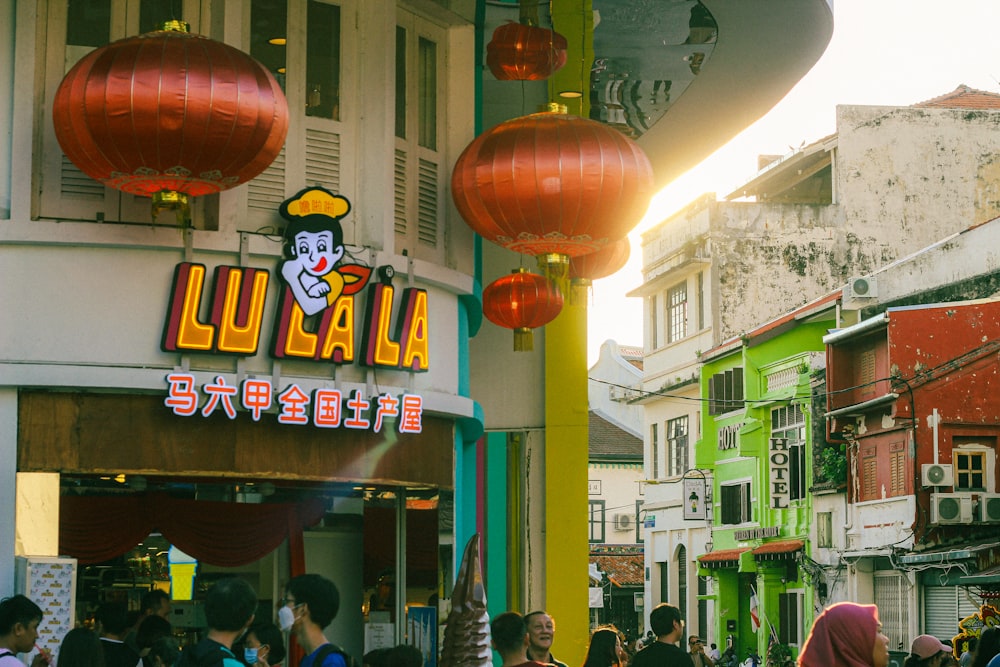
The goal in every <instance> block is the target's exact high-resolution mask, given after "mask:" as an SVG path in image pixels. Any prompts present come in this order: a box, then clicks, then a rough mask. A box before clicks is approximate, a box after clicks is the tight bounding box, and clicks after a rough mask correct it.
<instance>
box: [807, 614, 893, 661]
mask: <svg viewBox="0 0 1000 667" xmlns="http://www.w3.org/2000/svg"><path fill="white" fill-rule="evenodd" d="M888 664H889V638H888V637H886V636H885V635H884V634H882V624H881V623H880V622H879V620H878V607H876V606H875V605H873V604H856V603H854V602H838V603H837V604H834V605H831V606H829V607H827V608H826V609H824V610H823V611H822V613H820V615H819V616H817V617H816V620H815V621H813V626H812V630H811V631H810V633H809V637H808V638H807V639H806V642H805V644H804V645H803V646H802V651H801V652H800V653H799V665H800V667H887V666H888Z"/></svg>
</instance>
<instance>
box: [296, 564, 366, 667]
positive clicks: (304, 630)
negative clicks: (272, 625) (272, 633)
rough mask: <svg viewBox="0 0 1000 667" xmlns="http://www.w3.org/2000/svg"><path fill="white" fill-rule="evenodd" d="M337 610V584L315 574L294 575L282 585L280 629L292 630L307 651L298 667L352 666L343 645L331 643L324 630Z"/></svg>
mask: <svg viewBox="0 0 1000 667" xmlns="http://www.w3.org/2000/svg"><path fill="white" fill-rule="evenodd" d="M339 610H340V591H338V590H337V586H336V584H334V583H333V582H332V581H330V580H329V579H326V578H324V577H321V576H320V575H318V574H303V575H300V576H298V577H293V578H292V579H291V580H289V582H288V583H287V584H286V585H285V597H284V599H283V600H282V603H281V607H280V608H279V609H278V622H279V624H280V625H281V629H282V630H283V631H288V630H291V631H292V632H294V633H295V638H296V639H297V640H298V642H299V645H300V646H301V647H302V649H303V650H304V651H305V652H306V656H305V657H304V658H302V661H301V662H300V663H299V667H355V662H354V660H353V659H352V658H351V656H349V655H348V654H347V653H346V652H345V651H344V650H343V649H342V648H340V647H339V646H337V645H336V644H332V643H330V640H329V639H327V638H326V635H324V634H323V629H324V628H326V626H328V625H330V623H332V622H333V619H334V618H336V616H337V612H338V611H339Z"/></svg>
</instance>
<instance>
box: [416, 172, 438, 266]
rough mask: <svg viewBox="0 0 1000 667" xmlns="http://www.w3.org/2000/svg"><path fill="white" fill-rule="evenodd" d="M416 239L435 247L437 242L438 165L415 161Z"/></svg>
mask: <svg viewBox="0 0 1000 667" xmlns="http://www.w3.org/2000/svg"><path fill="white" fill-rule="evenodd" d="M417 167H418V170H417V240H418V241H420V242H421V243H424V244H426V245H429V246H432V247H436V246H437V242H438V165H437V163H435V162H431V161H430V160H424V159H421V160H420V161H419V162H418V163H417Z"/></svg>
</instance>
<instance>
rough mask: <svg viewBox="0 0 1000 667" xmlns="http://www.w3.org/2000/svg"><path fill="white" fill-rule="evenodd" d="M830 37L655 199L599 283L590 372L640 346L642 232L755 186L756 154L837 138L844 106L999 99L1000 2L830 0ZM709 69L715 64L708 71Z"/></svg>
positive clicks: (592, 311)
mask: <svg viewBox="0 0 1000 667" xmlns="http://www.w3.org/2000/svg"><path fill="white" fill-rule="evenodd" d="M832 2H833V14H834V29H833V37H832V39H831V40H830V44H829V46H828V47H827V49H826V51H825V52H824V54H823V56H822V57H821V58H820V60H819V61H818V62H817V63H816V65H815V66H813V68H812V70H810V71H809V72H808V73H807V74H806V75H805V76H804V77H803V78H802V79H801V80H800V81H799V83H798V84H797V85H796V86H795V87H794V88H793V89H792V90H791V91H789V93H788V95H786V96H785V98H784V99H783V100H781V102H779V103H778V104H777V105H776V106H775V107H774V108H773V109H772V110H771V111H770V112H768V113H767V114H766V115H765V116H764V117H763V118H761V119H760V120H759V121H757V122H756V123H755V124H754V125H752V126H750V127H749V128H747V129H746V130H744V131H743V132H742V133H741V134H739V135H737V136H736V137H735V138H734V139H733V140H732V141H730V142H729V143H728V144H726V145H725V146H723V147H721V148H720V149H719V150H718V151H716V152H715V153H713V154H712V155H711V156H710V157H709V158H708V159H706V160H705V161H704V162H702V163H701V164H699V165H698V166H696V167H695V168H694V169H692V170H691V171H689V172H688V173H686V174H684V175H683V176H681V177H680V178H679V179H677V180H676V181H674V182H673V183H671V184H670V185H669V186H667V187H666V188H664V189H663V190H661V191H660V192H659V193H657V194H656V195H655V196H654V197H653V201H652V203H651V205H650V209H649V212H648V213H647V214H646V216H645V217H644V218H643V219H642V221H641V222H639V224H638V225H637V226H636V227H635V229H634V230H633V231H632V233H631V234H629V240H630V242H631V246H632V250H631V256H630V258H629V262H628V264H627V265H626V266H625V268H623V269H621V270H620V271H618V272H617V273H616V274H614V275H613V276H610V277H608V278H604V279H602V280H598V281H595V283H594V287H593V293H592V295H591V300H590V305H589V312H588V334H587V357H588V365H593V364H594V362H596V361H597V358H598V354H599V350H600V347H601V344H602V343H603V342H604V341H605V340H608V339H612V340H615V341H616V342H618V343H619V344H620V345H631V346H637V347H641V346H642V344H643V337H642V331H643V328H642V301H641V299H638V298H623V296H624V294H625V293H626V292H629V291H631V290H633V289H635V288H636V287H638V286H639V285H641V284H642V273H641V268H642V261H641V260H642V257H641V255H642V249H641V246H640V243H641V239H640V234H641V233H642V232H643V231H646V230H649V229H650V228H652V227H654V226H655V225H656V224H658V223H659V222H661V221H662V220H664V219H666V218H668V217H670V215H672V214H673V213H675V212H676V211H678V210H680V209H681V208H683V207H684V206H685V205H687V204H688V203H690V202H691V201H693V200H694V199H696V198H698V197H699V196H701V195H702V194H704V193H708V192H715V193H717V194H718V195H719V196H720V197H721V196H724V195H725V194H727V193H729V192H732V191H733V190H735V189H736V188H737V187H738V186H739V185H741V184H742V183H744V182H746V181H748V180H750V179H751V178H752V177H753V175H754V174H755V173H756V170H757V156H758V155H763V154H772V155H784V154H787V153H789V152H791V150H792V147H797V146H800V145H801V144H802V143H803V142H805V143H807V144H808V143H812V142H813V141H816V140H817V139H820V138H822V137H825V136H827V135H829V134H832V133H833V132H835V131H836V126H835V120H834V114H835V111H836V106H837V105H839V104H850V105H876V106H878V105H888V106H907V105H910V104H915V103H916V102H921V101H924V100H928V99H930V98H932V97H937V96H939V95H943V94H945V93H949V92H951V91H953V90H954V89H955V88H957V87H958V86H959V85H961V84H965V85H967V86H970V87H972V88H977V89H980V90H988V91H992V92H997V93H1000V1H998V0H935V1H933V2H931V1H930V0H832ZM708 66H711V65H710V64H709V65H708Z"/></svg>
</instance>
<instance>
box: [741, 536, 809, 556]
mask: <svg viewBox="0 0 1000 667" xmlns="http://www.w3.org/2000/svg"><path fill="white" fill-rule="evenodd" d="M803 546H805V545H804V543H803V542H802V540H775V541H773V542H765V543H764V544H762V545H760V546H759V547H754V550H753V557H754V558H755V559H757V560H789V559H791V558H794V557H795V554H796V552H798V551H801V550H802V547H803Z"/></svg>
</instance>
